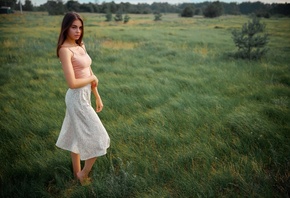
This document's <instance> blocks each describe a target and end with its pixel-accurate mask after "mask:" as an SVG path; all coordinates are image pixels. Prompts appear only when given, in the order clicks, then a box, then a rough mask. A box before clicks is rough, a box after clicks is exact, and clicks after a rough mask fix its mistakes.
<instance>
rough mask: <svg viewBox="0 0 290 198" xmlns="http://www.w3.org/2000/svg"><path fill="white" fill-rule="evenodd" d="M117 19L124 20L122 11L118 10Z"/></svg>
mask: <svg viewBox="0 0 290 198" xmlns="http://www.w3.org/2000/svg"><path fill="white" fill-rule="evenodd" d="M114 19H115V21H123V15H122V12H121V11H118V12H117V13H116V15H115V18H114Z"/></svg>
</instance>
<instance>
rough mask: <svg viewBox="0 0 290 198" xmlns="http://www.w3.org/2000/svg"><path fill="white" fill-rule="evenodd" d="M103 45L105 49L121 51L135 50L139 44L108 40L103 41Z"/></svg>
mask: <svg viewBox="0 0 290 198" xmlns="http://www.w3.org/2000/svg"><path fill="white" fill-rule="evenodd" d="M101 45H102V47H104V48H110V49H116V50H119V49H134V48H135V47H136V45H137V44H136V43H133V42H124V41H113V40H106V41H103V42H102V43H101Z"/></svg>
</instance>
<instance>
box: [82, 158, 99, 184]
mask: <svg viewBox="0 0 290 198" xmlns="http://www.w3.org/2000/svg"><path fill="white" fill-rule="evenodd" d="M96 159H97V158H96V157H94V158H91V159H88V160H86V161H85V165H84V168H83V170H81V171H80V172H78V173H77V178H78V179H79V180H80V182H81V184H83V183H84V182H85V180H86V179H87V178H88V177H89V173H90V172H91V170H92V167H93V165H94V163H95V161H96Z"/></svg>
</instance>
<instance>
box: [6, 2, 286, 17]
mask: <svg viewBox="0 0 290 198" xmlns="http://www.w3.org/2000/svg"><path fill="white" fill-rule="evenodd" d="M0 6H9V7H11V8H12V9H13V10H19V8H20V5H19V0H1V2H0ZM22 9H23V10H24V11H47V12H49V14H51V15H56V14H64V13H65V12H68V11H76V12H90V13H113V14H115V13H120V12H121V13H124V14H152V13H153V14H155V13H178V14H180V15H181V16H183V17H192V16H194V15H204V16H205V17H217V16H220V15H239V14H246V15H248V14H256V15H257V16H260V17H270V16H272V15H278V16H290V4H288V3H284V4H279V3H273V4H265V3H262V2H260V1H257V2H242V3H235V2H232V3H224V2H220V1H215V2H209V1H205V2H202V3H180V4H169V3H157V2H154V3H152V4H148V3H138V4H131V3H128V2H126V3H123V2H121V3H115V2H114V1H112V2H102V3H79V2H78V1H73V0H69V1H67V2H66V3H64V2H63V1H62V0H48V1H47V2H46V3H44V4H42V5H39V6H34V5H33V4H32V3H31V0H25V1H24V0H22Z"/></svg>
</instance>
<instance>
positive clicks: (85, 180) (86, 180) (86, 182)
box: [77, 171, 92, 186]
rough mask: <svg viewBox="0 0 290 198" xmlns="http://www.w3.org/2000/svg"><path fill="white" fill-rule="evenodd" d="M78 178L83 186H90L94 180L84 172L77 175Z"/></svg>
mask: <svg viewBox="0 0 290 198" xmlns="http://www.w3.org/2000/svg"><path fill="white" fill-rule="evenodd" d="M77 178H78V180H79V181H80V183H81V185H82V186H88V185H90V184H91V183H92V179H91V178H89V177H88V175H86V174H84V173H83V171H80V172H78V173H77Z"/></svg>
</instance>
